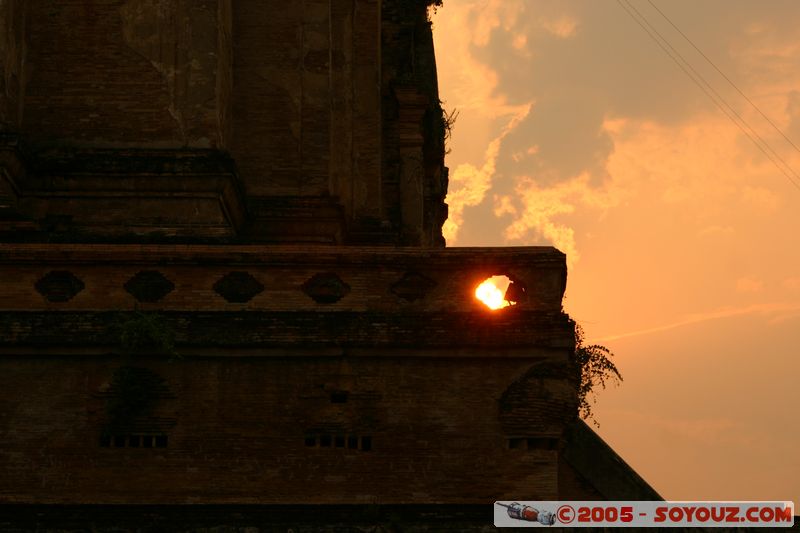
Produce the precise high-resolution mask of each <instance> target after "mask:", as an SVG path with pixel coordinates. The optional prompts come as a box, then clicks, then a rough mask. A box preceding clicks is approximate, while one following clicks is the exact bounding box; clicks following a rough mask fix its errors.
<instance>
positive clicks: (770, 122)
mask: <svg viewBox="0 0 800 533" xmlns="http://www.w3.org/2000/svg"><path fill="white" fill-rule="evenodd" d="M647 2H648V3H649V4H650V5H651V6H653V8H654V9H655V10H656V11H658V12H659V14H660V15H661V16H662V17H664V20H666V21H667V22H669V23H670V25H671V26H672V27H673V28H675V31H677V32H678V33H680V34H681V37H683V38H684V39H686V41H687V42H688V43H689V44H691V45H692V47H694V49H695V50H697V52H698V53H699V54H700V55H701V56H703V59H705V60H706V61H708V64H709V65H711V66H712V67H714V69H715V70H716V71H717V72H719V74H720V76H722V77H723V78H725V81H727V82H728V83H730V84H731V87H733V88H734V89H736V91H737V92H738V93H739V94H740V95H741V96H742V98H744V99H745V100H747V103H748V104H750V105H751V106H753V109H755V110H756V111H758V113H759V114H760V115H761V116H762V117H763V118H764V120H766V121H767V122H769V124H770V126H772V127H773V128H774V129H775V131H777V132H778V133H780V134H781V136H782V137H783V138H784V139H786V142H788V143H789V144H791V145H792V147H793V148H794V149H795V150H797V152H798V153H800V148H798V147H797V145H796V144H795V143H794V142H792V140H791V139H790V138H789V137H788V136H787V135H786V134H785V133H784V132H783V131H782V130H781V129H780V128H779V127H778V126H776V125H775V123H774V122H772V120H770V118H769V117H768V116H767V115H766V114H764V112H763V111H761V109H760V108H759V107H758V106H757V105H756V104H755V103H754V102H753V101H752V100H750V98H748V97H747V95H746V94H744V92H742V90H741V89H739V87H738V86H737V85H736V84H735V83H733V80H731V79H730V78H729V77H728V76H726V75H725V73H724V72H722V70H721V69H720V68H719V67H718V66H717V65H716V64H714V62H713V61H711V59H710V58H709V57H708V56H707V55H706V54H704V53H703V51H702V50H701V49H700V48H699V47H698V46H697V45H696V44H694V42H693V41H692V40H691V39H689V37H688V36H687V35H686V34H685V33H683V32H682V31H681V29H680V28H679V27H678V26H676V25H675V23H674V22H672V20H670V18H669V17H668V16H667V15H666V14H665V13H664V12H663V11H661V10H660V9H659V8H658V6H657V5H655V4H654V3H653V0H647Z"/></svg>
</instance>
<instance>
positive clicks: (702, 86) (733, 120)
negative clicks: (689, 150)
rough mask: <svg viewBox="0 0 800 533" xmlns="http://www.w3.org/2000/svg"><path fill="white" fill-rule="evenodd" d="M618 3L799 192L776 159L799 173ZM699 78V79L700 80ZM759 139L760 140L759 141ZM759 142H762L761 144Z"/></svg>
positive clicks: (629, 11)
mask: <svg viewBox="0 0 800 533" xmlns="http://www.w3.org/2000/svg"><path fill="white" fill-rule="evenodd" d="M617 3H618V4H619V5H620V7H621V8H622V9H623V10H624V11H625V12H626V13H627V14H628V15H629V16H630V17H631V18H632V19H633V20H634V22H636V23H637V24H638V25H639V26H640V27H641V28H642V29H643V30H644V32H645V33H647V35H648V36H649V37H650V38H651V39H653V41H654V42H655V43H656V44H657V45H658V46H659V48H661V50H663V51H664V53H665V54H667V55H668V56H669V57H670V59H672V60H673V61H674V62H675V64H676V65H678V67H679V68H680V69H681V70H682V71H683V72H684V74H686V75H687V76H688V77H689V79H691V80H692V81H693V82H694V83H695V85H697V86H698V87H699V88H700V90H702V91H703V92H704V93H705V95H706V96H708V98H709V99H710V100H711V101H712V102H714V104H715V105H716V106H717V107H718V108H719V110H720V111H722V113H723V114H724V115H725V116H726V117H728V119H730V120H731V121H732V122H733V123H734V124H736V126H737V127H738V128H739V129H740V130H741V131H742V133H744V134H745V135H746V136H747V138H748V139H750V140H751V141H752V142H753V144H755V145H756V147H757V148H758V149H759V150H760V151H761V152H762V153H763V154H764V156H766V158H767V159H769V160H770V161H771V162H772V164H773V165H775V168H777V169H778V170H780V171H781V173H783V175H784V176H786V178H787V179H788V180H789V181H790V182H791V183H792V185H794V186H795V187H796V188H797V189H798V190H800V184H798V183H797V182H796V181H795V178H794V177H792V175H791V174H789V172H787V171H786V170H785V169H784V168H783V167H781V165H779V164H778V162H777V161H776V158H777V159H778V160H779V161H780V162H781V163H783V164H784V165H785V166H786V168H788V169H789V170H790V171H791V172H792V174H794V175H795V177H797V179H800V176H798V175H797V173H796V172H794V170H793V169H792V167H790V166H789V165H788V164H787V163H786V161H784V160H783V158H781V157H780V156H779V155H778V154H777V153H775V151H774V150H772V148H771V147H770V146H769V144H768V143H767V142H766V141H764V140H763V139H762V138H761V136H760V135H758V133H756V132H755V130H753V128H751V127H750V126H749V125H748V124H747V122H746V121H745V120H744V119H743V118H742V117H741V116H740V115H739V114H738V113H736V111H735V110H734V109H733V108H732V107H731V106H730V105H729V104H728V103H727V102H725V99H724V98H722V97H721V96H720V95H719V93H717V92H716V91H715V90H714V88H713V87H711V85H709V84H708V82H707V81H705V79H704V78H703V77H702V76H701V75H700V74H699V73H697V71H696V70H695V69H694V68H692V66H691V65H690V64H689V62H688V61H686V59H684V58H683V56H682V55H681V54H680V53H679V52H678V51H677V50H675V48H674V47H673V46H672V45H670V44H669V41H667V39H665V38H664V37H663V36H662V35H661V34H660V33H659V32H658V30H656V29H655V28H654V27H653V26H652V25H651V24H650V23H649V22H648V21H647V19H646V18H645V17H644V16H643V15H642V14H641V13H640V12H639V11H638V10H637V9H636V8H635V7H633V5H631V4H630V3H629V2H627V7H626V3H623V0H617ZM631 10H633V11H635V12H636V14H638V15H639V17H641V19H642V20H643V21H644V23H642V20H639V18H637V17H636V15H634V13H633V12H631ZM645 24H646V25H645ZM648 27H649V28H651V29H652V32H651V31H650V29H648ZM653 32H655V34H657V35H658V37H660V38H661V39H662V40H663V41H664V43H666V45H667V46H669V48H670V49H672V50H673V51H674V52H675V55H673V53H672V52H670V50H669V49H668V48H667V47H665V46H664V44H663V43H662V42H661V40H659V38H658V37H656V35H654V34H653ZM676 55H677V57H676ZM678 58H680V60H679V59H678ZM681 61H683V63H685V64H686V66H688V67H689V69H691V70H692V71H693V72H695V73H696V74H697V77H695V76H694V75H692V73H691V72H690V71H689V70H687V68H686V66H684V65H683V63H681ZM698 78H699V79H698ZM700 80H702V83H701V81H700ZM703 83H705V84H706V85H707V86H708V88H709V89H710V90H711V91H713V93H714V94H716V95H717V97H716V98H715V97H714V94H712V92H710V91H709V89H707V88H706V87H705V86H704V85H703ZM717 98H719V100H718V99H717ZM720 101H721V102H722V103H724V104H725V105H726V106H727V107H728V108H729V109H730V110H731V112H732V113H733V114H731V112H728V110H726V109H725V107H723V105H722V103H720ZM734 115H735V116H736V117H738V118H739V120H740V121H741V122H742V123H744V124H745V125H746V126H747V128H749V129H750V131H752V132H753V134H752V135H751V134H750V132H748V131H747V130H746V129H745V128H744V126H742V124H740V122H739V121H737V120H736V118H734ZM757 139H758V140H757ZM759 141H761V142H759ZM761 143H763V144H764V146H766V147H767V149H769V150H770V152H772V154H774V156H775V157H773V156H772V155H770V154H769V153H768V152H767V150H766V149H765V148H764V146H762V144H761Z"/></svg>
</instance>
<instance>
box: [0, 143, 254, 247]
mask: <svg viewBox="0 0 800 533" xmlns="http://www.w3.org/2000/svg"><path fill="white" fill-rule="evenodd" d="M20 152H21V150H19V149H18V148H17V147H16V146H15V145H10V146H9V145H8V144H7V145H6V146H5V147H3V149H2V150H0V170H1V172H0V182H2V183H0V190H3V189H5V190H7V191H8V190H10V191H13V197H12V198H11V201H10V206H9V207H8V209H11V210H13V211H14V212H15V213H17V214H18V215H19V216H22V217H23V218H24V219H26V220H27V226H25V225H21V222H19V221H11V222H8V223H5V224H0V233H2V232H12V231H14V230H20V229H22V230H27V231H31V228H30V227H29V226H30V225H31V224H34V225H36V226H38V230H39V231H43V232H48V233H54V234H61V235H71V236H72V240H80V239H81V238H82V236H86V237H87V238H88V237H91V236H94V237H97V236H105V237H114V236H121V235H126V234H135V235H148V234H158V235H163V236H192V237H200V236H205V237H210V238H224V237H231V236H234V235H236V234H237V232H238V231H239V230H240V229H241V227H242V225H243V224H244V221H245V218H246V207H245V205H244V193H243V190H242V187H241V185H240V184H239V180H238V178H237V175H236V168H235V164H234V162H233V160H232V159H231V158H230V156H228V155H227V154H226V153H224V152H220V151H216V150H204V149H196V150H188V149H182V150H166V149H164V150H145V149H140V150H132V149H118V150H111V149H83V150H74V149H73V150H67V149H58V150H56V149H52V150H44V151H38V152H32V153H26V152H24V151H22V153H20Z"/></svg>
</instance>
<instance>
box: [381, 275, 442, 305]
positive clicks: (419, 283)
mask: <svg viewBox="0 0 800 533" xmlns="http://www.w3.org/2000/svg"><path fill="white" fill-rule="evenodd" d="M435 286H436V282H435V281H433V280H432V279H431V278H429V277H427V276H423V275H422V274H420V273H419V272H406V274H405V275H404V276H403V277H402V278H401V279H400V281H398V282H397V283H395V284H394V285H392V288H391V291H392V292H393V293H394V294H396V295H397V296H399V297H400V298H402V299H404V300H408V301H409V302H413V301H414V300H419V299H421V298H424V297H425V295H426V294H428V292H430V290H431V289H433V288H434V287H435Z"/></svg>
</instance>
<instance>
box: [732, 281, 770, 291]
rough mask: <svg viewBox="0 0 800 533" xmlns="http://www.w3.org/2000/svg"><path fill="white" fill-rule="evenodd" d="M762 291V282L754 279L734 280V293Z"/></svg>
mask: <svg viewBox="0 0 800 533" xmlns="http://www.w3.org/2000/svg"><path fill="white" fill-rule="evenodd" d="M763 289H764V282H763V281H761V280H759V279H754V278H739V279H737V280H736V291H737V292H745V293H751V294H752V293H757V292H761V291H762V290H763Z"/></svg>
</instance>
